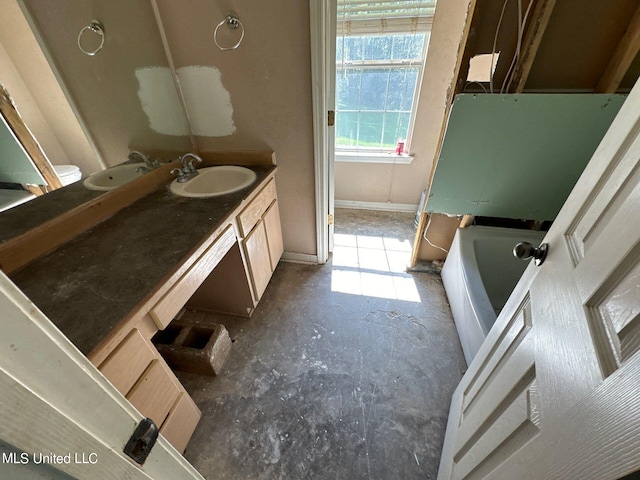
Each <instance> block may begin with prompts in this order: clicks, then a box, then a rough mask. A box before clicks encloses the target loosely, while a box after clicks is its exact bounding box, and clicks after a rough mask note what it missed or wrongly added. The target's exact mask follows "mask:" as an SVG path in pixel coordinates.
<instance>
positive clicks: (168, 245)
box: [0, 155, 283, 451]
mask: <svg viewBox="0 0 640 480" xmlns="http://www.w3.org/2000/svg"><path fill="white" fill-rule="evenodd" d="M268 158H269V160H271V159H272V157H271V155H269V157H268ZM265 161H266V159H265ZM240 163H241V162H240ZM160 170H162V171H160ZM165 170H166V171H165ZM255 170H256V171H257V173H258V177H257V183H256V185H255V186H254V187H253V188H252V189H251V190H248V191H246V192H244V193H243V194H242V195H243V196H242V197H241V196H240V194H238V196H235V197H227V198H226V199H225V198H219V199H217V198H212V199H197V200H194V203H193V204H192V205H193V207H191V206H190V205H189V201H188V200H179V201H176V202H171V201H167V198H166V191H164V190H160V189H157V188H156V189H154V188H151V187H148V188H146V190H145V189H142V190H141V191H142V192H143V193H139V192H138V189H139V187H140V185H141V184H142V183H141V182H147V183H149V182H150V183H149V184H150V185H153V186H155V187H157V186H158V185H159V184H162V183H163V182H164V183H166V182H167V181H168V178H167V177H168V175H169V170H168V167H167V168H164V167H163V168H161V169H158V170H157V171H154V172H151V173H149V174H147V176H145V177H144V178H143V179H142V180H140V182H135V181H133V182H130V184H127V185H124V186H122V187H119V188H118V189H115V190H113V191H112V192H109V193H107V194H105V197H102V200H101V202H102V203H105V204H106V203H109V205H111V206H110V207H109V209H108V212H103V211H99V212H98V214H97V215H96V212H95V209H96V208H97V206H99V205H101V203H96V204H91V205H89V206H87V207H86V208H83V209H74V211H73V212H71V213H69V215H68V216H65V217H64V218H62V219H60V220H56V221H54V222H51V224H47V225H46V226H45V227H43V228H41V229H38V230H37V231H34V233H29V234H28V236H29V238H32V242H33V243H34V244H35V243H38V242H44V240H46V239H47V238H48V237H56V238H58V237H59V239H62V240H60V242H57V243H55V245H54V243H51V242H49V243H47V249H53V248H56V253H55V254H53V255H52V257H48V256H47V255H44V254H43V253H42V252H41V251H38V252H39V253H38V255H43V257H42V260H40V259H39V258H32V257H24V258H25V259H26V260H25V261H24V262H22V263H20V264H19V265H20V266H24V264H26V263H29V264H30V265H31V268H30V269H29V270H26V269H21V270H19V271H16V273H15V276H18V277H20V275H21V274H23V275H22V277H20V284H21V285H20V286H21V288H23V289H25V288H26V289H27V290H28V291H29V292H31V295H33V296H35V297H36V298H38V304H39V306H40V307H41V309H42V310H43V311H44V312H45V313H47V311H51V312H52V313H53V315H52V320H54V322H55V323H56V324H57V325H58V327H59V328H60V329H61V330H62V331H63V332H65V334H66V335H67V336H68V337H69V338H70V339H73V341H74V343H76V346H78V348H80V349H81V350H82V351H83V352H84V353H85V354H86V355H87V357H88V358H89V360H90V361H91V362H92V363H93V364H94V365H95V366H96V367H97V368H98V369H99V370H100V371H101V372H102V374H103V375H104V376H105V377H106V378H107V379H108V380H110V382H111V383H112V384H113V385H114V387H115V388H116V389H117V390H118V391H119V392H121V393H122V395H123V396H124V397H125V398H127V399H128V400H129V401H130V403H131V404H132V405H133V406H134V407H135V408H136V409H137V410H138V411H139V412H140V413H141V414H142V415H144V416H146V417H149V418H151V419H152V420H153V421H154V422H155V423H156V425H157V426H158V428H159V429H160V433H161V434H162V435H163V436H164V437H165V438H166V439H167V440H168V441H169V442H170V443H171V444H172V445H173V446H174V447H175V448H176V449H177V450H179V451H184V449H185V448H186V445H187V443H188V441H189V439H190V437H191V435H192V433H193V431H194V430H195V428H196V426H197V424H198V421H199V419H200V415H201V413H200V410H199V409H198V407H197V405H196V404H195V403H194V401H193V400H192V399H191V397H190V396H189V394H188V393H187V391H186V390H185V389H184V387H183V386H182V385H181V383H180V381H179V380H178V378H177V377H176V376H175V374H174V373H173V372H172V371H171V369H170V367H169V366H168V365H167V363H166V362H165V360H164V359H163V358H162V357H161V355H160V354H159V352H158V350H157V349H156V348H155V345H154V344H153V343H152V341H151V339H152V338H153V336H154V335H155V334H156V333H157V332H158V331H160V330H164V329H165V328H166V327H167V326H168V325H169V323H170V322H171V321H172V320H173V319H174V318H175V317H176V316H177V315H178V314H179V312H180V311H181V310H182V309H183V308H185V307H188V308H195V309H200V310H208V311H215V312H219V313H228V314H234V315H242V316H250V315H251V313H252V312H253V310H254V309H255V307H256V305H257V303H258V301H259V299H260V297H261V296H262V294H263V292H264V290H265V288H266V286H267V284H268V282H269V280H270V278H271V275H272V273H273V271H274V269H275V268H276V266H277V264H278V261H279V259H280V257H281V255H282V253H283V246H282V233H281V228H280V216H279V212H278V200H277V195H276V187H275V180H274V175H275V172H276V169H275V166H274V165H272V164H266V163H264V164H257V165H256V166H255ZM161 174H162V175H161ZM149 179H151V180H152V181H151V180H149ZM145 185H146V183H145ZM130 194H135V195H133V197H132V198H133V199H134V200H130V199H129V195H130ZM229 199H231V200H229ZM118 206H119V208H116V207H118ZM124 206H128V207H129V208H127V209H124ZM191 208H192V209H191ZM120 210H122V212H120ZM94 217H95V218H94ZM185 217H188V220H185ZM171 219H174V220H177V223H179V224H180V225H181V228H182V230H181V233H185V232H186V233H187V235H175V232H174V230H172V228H171V225H172V222H171ZM85 220H86V221H85ZM71 224H74V225H78V227H77V229H76V230H74V234H78V233H80V232H81V231H82V232H84V231H85V230H86V234H85V235H82V236H78V238H79V240H77V241H76V242H75V243H74V245H73V246H72V245H71V243H70V242H67V243H65V242H66V240H68V239H67V238H66V237H64V236H59V235H55V233H56V232H58V231H59V230H64V229H65V228H66V227H68V226H69V225H71ZM159 224H162V225H165V224H166V228H164V229H162V228H158V229H155V230H154V231H155V232H156V236H155V237H154V239H153V242H147V241H146V240H147V239H146V238H145V241H144V242H143V241H138V242H131V241H130V237H129V235H128V234H129V233H130V232H129V231H128V228H130V227H131V225H135V226H136V228H138V226H139V225H154V226H155V225H159ZM89 227H92V228H91V229H89ZM192 227H193V234H192V231H191V228H192ZM195 232H198V233H195ZM130 243H134V244H135V245H134V246H133V247H132V246H130V245H129V244H130ZM27 245H28V246H29V245H31V243H27ZM158 245H161V246H162V247H163V248H162V252H161V253H158V248H157V247H158ZM124 246H126V248H128V249H129V248H135V249H136V251H135V255H128V256H121V257H118V252H119V251H120V250H119V249H120V248H123V247H124ZM78 249H80V250H81V251H84V252H91V253H92V254H93V255H94V257H92V259H91V262H96V265H97V266H99V263H97V262H98V261H99V262H100V263H104V264H107V263H108V262H110V261H111V260H112V259H113V258H114V257H115V258H117V259H119V260H120V262H119V263H118V262H115V264H116V265H115V267H113V268H111V266H112V265H113V264H110V268H108V269H103V268H85V267H86V265H87V264H89V261H88V260H84V258H85V257H84V256H83V255H77V254H76V251H77V250H78ZM2 252H3V251H2V249H0V257H1V258H0V260H1V259H2V258H13V257H15V256H16V255H17V253H19V251H18V250H16V249H15V248H14V247H11V248H7V249H5V250H4V252H5V254H7V252H9V253H11V255H9V254H7V255H5V257H3V253H2ZM165 252H169V253H165ZM158 257H159V258H158ZM51 258H55V259H56V262H58V263H57V264H56V265H58V267H57V268H55V269H52V268H51V264H50V261H51ZM61 259H64V260H65V261H64V262H63V261H61ZM163 259H164V262H163ZM130 261H136V262H139V264H137V265H135V267H136V268H135V272H136V274H135V275H130V271H129V263H128V262H130ZM15 265H18V264H17V263H15V264H12V265H10V266H9V267H11V268H15ZM3 268H8V267H6V266H5V265H4V263H3ZM43 272H45V274H43ZM50 272H53V273H54V274H55V275H56V277H55V282H54V283H52V282H51V281H50V280H51V277H49V276H47V275H48V274H50ZM78 272H82V273H83V275H84V276H83V277H82V278H83V281H82V282H80V281H77V279H76V276H77V274H78ZM138 277H144V278H138ZM71 280H73V281H71ZM58 282H61V283H62V284H64V285H65V288H67V290H65V292H66V294H68V296H69V298H74V299H75V298H80V297H82V298H83V301H84V302H85V303H83V304H82V305H83V306H85V305H86V310H87V311H89V312H90V314H87V317H86V319H83V321H85V323H82V324H80V323H79V321H78V316H77V315H74V314H73V312H74V310H73V309H71V310H69V311H67V310H60V309H59V308H58V306H59V305H58V303H57V302H56V301H54V300H55V295H50V294H44V293H43V292H48V291H50V290H55V289H56V288H57V285H58ZM140 285H143V286H144V289H143V290H141V291H136V288H139V286H140ZM69 291H71V293H69ZM87 291H91V292H92V293H91V296H90V297H89V298H87V296H86V292H87ZM122 291H127V292H130V293H131V294H130V295H124V296H122V295H119V292H122ZM94 294H95V295H94ZM116 298H117V299H118V301H117V302H116V301H112V300H111V299H116ZM94 303H96V305H95V306H96V307H100V308H96V309H95V311H96V312H101V313H100V314H99V313H95V312H94V310H93V309H92V308H91V307H92V306H94ZM84 310H85V309H84V308H83V311H84ZM86 321H90V322H91V329H87V328H86Z"/></svg>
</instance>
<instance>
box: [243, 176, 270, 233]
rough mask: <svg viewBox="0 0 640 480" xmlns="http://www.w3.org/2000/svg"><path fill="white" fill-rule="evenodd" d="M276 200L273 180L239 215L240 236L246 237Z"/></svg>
mask: <svg viewBox="0 0 640 480" xmlns="http://www.w3.org/2000/svg"><path fill="white" fill-rule="evenodd" d="M275 199H276V182H275V180H273V179H271V180H270V181H269V183H268V184H267V186H266V187H264V188H263V189H262V191H261V192H260V193H259V194H258V195H257V196H256V197H255V198H254V199H253V200H252V201H251V203H250V204H249V205H248V206H247V207H246V208H245V209H244V210H243V211H242V212H241V213H240V215H238V226H239V227H240V235H241V236H242V237H243V238H244V237H246V236H247V235H248V234H249V232H250V231H251V229H253V227H254V226H255V225H256V223H258V221H260V219H261V218H262V215H264V212H266V211H267V208H269V205H271V203H272V202H273V201H274V200H275Z"/></svg>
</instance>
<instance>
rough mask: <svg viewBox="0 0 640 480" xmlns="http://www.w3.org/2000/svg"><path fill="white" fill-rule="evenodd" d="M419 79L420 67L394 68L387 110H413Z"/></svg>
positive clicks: (390, 79) (391, 72)
mask: <svg viewBox="0 0 640 480" xmlns="http://www.w3.org/2000/svg"><path fill="white" fill-rule="evenodd" d="M417 81H418V68H417V67H412V68H393V69H391V71H390V77H389V93H388V95H387V110H407V111H411V106H412V105H413V96H414V94H415V90H416V82H417Z"/></svg>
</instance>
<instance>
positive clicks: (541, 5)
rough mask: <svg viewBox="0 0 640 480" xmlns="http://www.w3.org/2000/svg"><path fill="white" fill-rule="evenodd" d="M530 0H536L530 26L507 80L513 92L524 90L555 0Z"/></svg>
mask: <svg viewBox="0 0 640 480" xmlns="http://www.w3.org/2000/svg"><path fill="white" fill-rule="evenodd" d="M532 1H536V2H537V4H536V5H535V7H534V10H533V12H532V13H531V18H532V20H531V23H530V27H529V28H527V32H526V33H525V36H524V40H523V42H522V46H521V48H520V57H519V58H518V61H517V63H516V68H515V70H514V72H513V77H512V78H511V81H510V82H509V83H510V84H513V85H515V87H514V90H513V91H514V92H515V93H522V92H523V91H524V87H525V84H526V83H527V78H529V73H530V72H531V67H532V66H533V61H534V60H535V58H536V54H537V53H538V48H539V47H540V43H541V42H542V37H543V36H544V32H545V31H546V29H547V26H548V25H549V19H550V18H551V13H552V12H553V8H554V7H555V5H556V0H532Z"/></svg>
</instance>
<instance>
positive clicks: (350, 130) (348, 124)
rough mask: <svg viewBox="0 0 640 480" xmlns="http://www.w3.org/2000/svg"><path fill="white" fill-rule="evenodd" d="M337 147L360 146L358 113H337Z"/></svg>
mask: <svg viewBox="0 0 640 480" xmlns="http://www.w3.org/2000/svg"><path fill="white" fill-rule="evenodd" d="M336 146H340V147H347V148H348V147H352V148H354V147H357V146H358V112H340V111H338V112H337V114H336Z"/></svg>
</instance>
